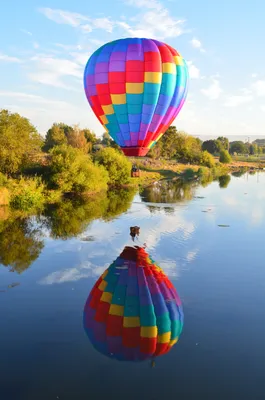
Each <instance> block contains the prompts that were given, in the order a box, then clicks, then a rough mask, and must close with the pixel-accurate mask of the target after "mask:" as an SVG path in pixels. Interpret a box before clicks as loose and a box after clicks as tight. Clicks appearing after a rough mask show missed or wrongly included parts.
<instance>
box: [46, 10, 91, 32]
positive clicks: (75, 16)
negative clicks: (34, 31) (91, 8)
mask: <svg viewBox="0 0 265 400" xmlns="http://www.w3.org/2000/svg"><path fill="white" fill-rule="evenodd" d="M39 11H40V12H41V13H42V14H43V15H45V17H47V18H48V19H50V20H51V21H53V22H56V23H57V24H66V25H71V26H73V27H75V28H76V27H78V26H80V25H82V23H83V22H84V21H89V18H88V17H86V16H85V15H82V14H79V13H74V12H70V11H65V10H58V9H57V10H54V9H52V8H48V7H44V8H40V9H39Z"/></svg>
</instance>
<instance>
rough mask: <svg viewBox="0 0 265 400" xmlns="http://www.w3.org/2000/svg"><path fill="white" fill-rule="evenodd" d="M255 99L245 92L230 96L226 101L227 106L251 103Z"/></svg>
mask: <svg viewBox="0 0 265 400" xmlns="http://www.w3.org/2000/svg"><path fill="white" fill-rule="evenodd" d="M252 100H253V97H252V96H251V95H248V94H245V95H242V96H229V97H228V98H227V100H226V102H225V103H224V105H225V106H226V107H237V106H240V105H241V104H246V103H250V102H251V101H252Z"/></svg>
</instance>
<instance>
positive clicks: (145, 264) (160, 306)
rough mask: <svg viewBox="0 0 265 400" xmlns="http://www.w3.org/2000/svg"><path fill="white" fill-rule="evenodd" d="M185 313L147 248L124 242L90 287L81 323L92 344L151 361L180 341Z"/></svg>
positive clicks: (112, 355)
mask: <svg viewBox="0 0 265 400" xmlns="http://www.w3.org/2000/svg"><path fill="white" fill-rule="evenodd" d="M183 317H184V316H183V310H182V305H181V301H180V298H179V296H178V294H177V292H176V289H175V287H174V286H173V284H172V283H171V282H170V280H169V279H168V278H167V276H166V275H165V273H164V272H163V270H162V269H161V268H160V267H159V266H158V265H157V264H156V263H155V262H154V260H152V258H151V257H150V256H149V254H148V253H147V252H146V250H145V248H143V247H139V246H135V247H129V246H126V247H125V248H124V250H123V251H122V253H121V254H120V256H119V257H118V258H117V259H116V260H115V261H114V262H113V263H112V264H111V265H110V266H109V268H108V269H107V270H106V271H105V272H104V273H103V274H102V275H101V277H100V278H99V279H98V281H97V282H96V284H95V285H94V287H93V289H92V290H91V292H90V294H89V297H88V299H87V301H86V304H85V308H84V328H85V331H86V333H87V335H88V337H89V339H90V341H91V343H92V345H93V346H94V347H95V349H96V350H98V351H99V352H100V353H102V354H104V355H106V356H108V357H110V358H114V359H116V360H119V361H143V360H146V359H151V360H152V363H154V359H155V357H157V356H160V355H162V354H166V353H167V352H169V351H170V349H171V348H172V346H173V345H174V344H175V343H176V342H177V341H178V338H179V336H180V334H181V331H182V327H183ZM152 365H153V364H152Z"/></svg>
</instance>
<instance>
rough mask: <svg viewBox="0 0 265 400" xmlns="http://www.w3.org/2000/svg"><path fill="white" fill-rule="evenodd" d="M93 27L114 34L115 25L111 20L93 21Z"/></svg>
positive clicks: (99, 19)
mask: <svg viewBox="0 0 265 400" xmlns="http://www.w3.org/2000/svg"><path fill="white" fill-rule="evenodd" d="M93 25H94V27H95V28H99V29H103V30H106V31H107V32H112V30H113V26H114V23H113V22H112V21H111V20H110V19H109V18H96V19H94V20H93Z"/></svg>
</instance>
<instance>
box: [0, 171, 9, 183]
mask: <svg viewBox="0 0 265 400" xmlns="http://www.w3.org/2000/svg"><path fill="white" fill-rule="evenodd" d="M7 184H8V179H7V177H6V176H5V175H4V174H2V173H1V172H0V187H1V186H7Z"/></svg>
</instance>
